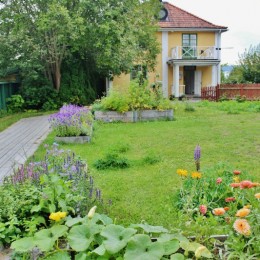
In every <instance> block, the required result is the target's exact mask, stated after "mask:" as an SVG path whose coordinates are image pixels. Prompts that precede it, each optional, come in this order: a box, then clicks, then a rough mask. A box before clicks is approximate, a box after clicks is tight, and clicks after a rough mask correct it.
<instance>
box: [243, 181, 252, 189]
mask: <svg viewBox="0 0 260 260" xmlns="http://www.w3.org/2000/svg"><path fill="white" fill-rule="evenodd" d="M252 187H253V183H252V182H251V181H247V180H246V181H241V182H240V189H250V188H252Z"/></svg>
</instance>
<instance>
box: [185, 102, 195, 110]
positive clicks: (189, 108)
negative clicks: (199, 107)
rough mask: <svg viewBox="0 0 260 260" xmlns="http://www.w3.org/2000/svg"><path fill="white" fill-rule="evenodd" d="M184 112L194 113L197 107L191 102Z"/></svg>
mask: <svg viewBox="0 0 260 260" xmlns="http://www.w3.org/2000/svg"><path fill="white" fill-rule="evenodd" d="M184 110H185V111H187V112H194V111H195V107H194V106H193V105H192V104H191V103H190V102H186V103H185V109H184Z"/></svg>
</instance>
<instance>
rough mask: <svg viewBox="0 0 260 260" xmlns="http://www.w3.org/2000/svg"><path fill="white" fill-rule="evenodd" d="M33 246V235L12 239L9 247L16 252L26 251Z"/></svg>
mask: <svg viewBox="0 0 260 260" xmlns="http://www.w3.org/2000/svg"><path fill="white" fill-rule="evenodd" d="M34 247H35V244H34V239H33V237H24V238H21V239H18V240H16V241H14V242H13V243H12V244H11V249H14V250H15V251H17V252H28V251H31V250H32V249H33V248H34Z"/></svg>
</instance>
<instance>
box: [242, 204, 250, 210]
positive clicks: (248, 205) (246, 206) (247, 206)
mask: <svg viewBox="0 0 260 260" xmlns="http://www.w3.org/2000/svg"><path fill="white" fill-rule="evenodd" d="M243 208H244V209H251V208H252V206H251V205H250V204H247V205H245V206H244V207H243Z"/></svg>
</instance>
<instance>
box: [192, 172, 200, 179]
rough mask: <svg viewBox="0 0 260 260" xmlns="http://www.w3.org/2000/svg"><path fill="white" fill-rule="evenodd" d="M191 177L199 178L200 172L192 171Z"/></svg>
mask: <svg viewBox="0 0 260 260" xmlns="http://www.w3.org/2000/svg"><path fill="white" fill-rule="evenodd" d="M191 178H193V179H200V178H201V173H200V172H193V173H192V174H191Z"/></svg>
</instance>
